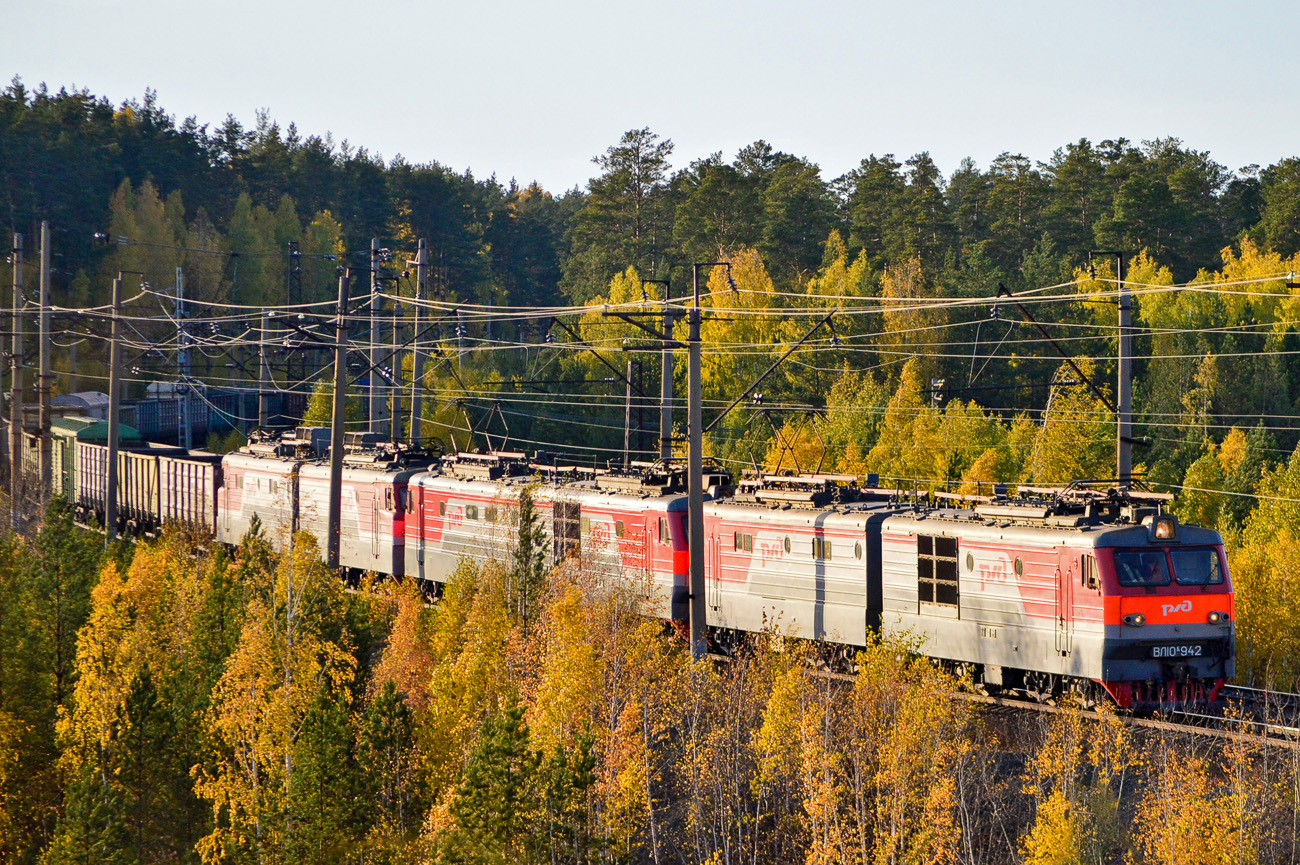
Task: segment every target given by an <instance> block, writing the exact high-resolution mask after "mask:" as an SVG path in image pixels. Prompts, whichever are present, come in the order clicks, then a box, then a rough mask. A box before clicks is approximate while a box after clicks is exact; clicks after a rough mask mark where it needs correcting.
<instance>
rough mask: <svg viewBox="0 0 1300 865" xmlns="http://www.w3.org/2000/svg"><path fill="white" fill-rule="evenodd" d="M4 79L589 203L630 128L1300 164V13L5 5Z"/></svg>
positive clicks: (779, 141)
mask: <svg viewBox="0 0 1300 865" xmlns="http://www.w3.org/2000/svg"><path fill="white" fill-rule="evenodd" d="M0 11H2V12H3V13H4V20H5V22H6V23H5V30H6V35H5V37H4V40H3V45H4V48H3V49H2V50H0V58H3V60H0V74H3V75H4V76H5V77H6V78H7V77H9V76H11V75H13V74H15V73H17V74H21V75H22V77H23V79H24V81H25V82H26V83H27V84H29V85H35V84H37V83H39V82H41V81H44V82H46V83H48V84H49V85H51V86H52V87H57V86H60V85H71V84H76V85H78V86H85V87H88V88H89V89H90V90H91V91H92V92H94V93H96V94H100V95H106V96H108V97H109V98H111V99H113V100H114V101H115V102H121V101H122V100H123V99H126V98H129V97H139V96H140V95H141V94H142V93H143V92H144V89H145V88H146V87H153V88H155V89H156V90H157V91H158V94H159V99H160V102H161V103H162V104H163V106H164V107H165V108H166V109H167V110H168V111H170V112H172V113H174V114H175V115H177V117H178V118H180V117H184V116H186V115H191V114H193V115H196V116H197V117H198V119H199V121H200V122H204V123H209V124H212V125H214V126H215V125H216V124H217V123H219V122H220V121H221V120H222V119H223V118H224V117H225V115H226V114H227V113H232V114H234V115H235V116H236V117H238V118H240V120H242V121H243V122H245V123H246V124H250V125H251V124H252V122H253V119H254V112H255V111H256V110H257V109H258V108H268V109H270V111H271V114H272V116H273V117H274V118H276V119H277V120H279V121H280V123H281V124H282V125H287V124H288V123H289V122H290V121H293V122H296V123H297V124H298V128H299V129H300V130H301V131H302V132H303V133H321V134H323V133H324V132H326V131H327V130H328V131H332V132H333V133H334V136H335V138H336V140H342V139H344V138H346V139H348V140H350V141H351V142H352V143H353V144H358V145H365V146H367V147H369V148H370V149H372V150H374V151H378V152H379V153H381V154H383V155H384V156H385V157H391V156H393V155H394V154H397V153H401V154H403V155H404V156H405V157H406V158H407V159H408V160H410V161H414V162H423V161H429V160H437V161H439V162H442V163H443V164H446V165H448V166H451V167H453V168H456V169H458V170H461V169H464V168H466V167H468V168H472V169H473V170H474V172H475V174H476V175H482V176H486V175H488V174H491V173H494V172H495V173H496V174H497V176H498V177H499V178H501V179H502V180H507V179H509V178H510V177H516V178H518V179H519V180H520V181H521V182H527V181H529V180H532V179H537V180H539V181H540V182H541V183H542V184H543V185H544V186H546V187H547V188H549V189H552V190H557V191H558V190H563V189H566V188H569V187H572V186H573V185H575V184H584V183H585V181H586V179H587V178H588V177H590V176H591V174H592V173H593V171H594V166H592V164H591V162H590V160H591V157H592V156H594V155H596V154H597V153H599V152H601V151H603V150H604V149H605V148H606V147H608V146H609V145H610V144H612V143H613V142H615V141H616V140H617V139H618V137H619V135H620V134H621V133H622V132H623V131H624V130H626V129H629V128H633V127H641V126H649V127H651V128H652V129H653V130H654V131H656V132H658V133H659V134H661V135H663V136H665V137H668V138H671V139H672V140H673V141H674V142H675V144H676V151H675V153H674V160H673V161H674V164H675V165H677V166H683V165H686V164H687V163H688V162H690V161H691V160H692V159H695V158H699V157H701V156H705V155H707V154H709V153H711V152H713V151H716V150H721V151H723V153H724V154H725V155H727V156H731V155H733V154H734V153H735V151H736V150H737V149H738V148H739V147H741V146H743V145H745V144H747V143H749V142H750V141H753V140H754V139H757V138H764V139H766V140H768V141H770V142H771V143H772V144H773V145H774V146H776V147H777V148H779V149H781V150H785V151H789V152H792V153H795V154H797V155H800V156H806V157H808V158H810V159H812V160H813V161H815V162H817V163H819V164H820V165H821V166H822V169H823V172H824V174H825V176H826V177H828V178H831V177H835V176H837V175H839V174H841V173H843V172H844V171H847V170H848V169H850V168H852V167H854V166H855V165H856V164H857V163H858V161H859V160H860V159H862V158H863V157H865V156H867V155H868V154H871V153H876V154H883V153H894V154H895V155H896V156H898V157H899V158H900V160H901V159H905V158H906V157H907V156H909V155H911V154H912V153H915V152H917V151H919V150H929V151H930V152H931V154H932V155H933V156H934V158H935V160H936V161H937V162H938V163H939V166H940V168H941V169H942V170H943V171H944V173H945V174H950V173H951V172H952V171H953V169H955V168H956V167H957V164H958V162H959V161H960V159H961V158H962V157H963V156H971V157H974V158H975V160H976V161H977V162H978V163H979V164H980V165H981V166H986V165H987V164H988V162H989V161H990V160H991V159H992V158H993V157H995V156H996V155H997V154H998V153H1000V152H1002V151H1003V150H1011V151H1013V152H1021V153H1024V154H1025V155H1027V156H1029V157H1031V158H1034V159H1047V158H1049V157H1050V156H1051V152H1052V150H1053V149H1054V148H1056V147H1059V146H1062V145H1064V144H1065V143H1067V142H1070V141H1073V140H1076V139H1078V138H1079V137H1083V136H1086V137H1088V138H1091V139H1093V140H1094V141H1098V140H1101V139H1103V138H1109V137H1116V136H1124V137H1126V138H1129V139H1131V140H1135V141H1137V140H1142V139H1147V138H1152V137H1157V136H1167V135H1172V136H1176V137H1179V138H1182V139H1183V140H1184V142H1186V144H1188V145H1189V146H1192V147H1195V148H1197V149H1200V150H1209V151H1210V152H1211V154H1212V155H1213V156H1214V158H1216V159H1217V160H1218V161H1219V162H1222V163H1224V164H1226V165H1227V166H1228V167H1229V168H1233V169H1235V168H1239V167H1241V166H1243V165H1246V164H1249V163H1259V164H1261V165H1267V164H1268V163H1270V162H1273V161H1275V160H1277V159H1278V158H1279V157H1282V156H1292V155H1300V134H1298V133H1300V99H1298V97H1297V93H1298V92H1300V85H1298V84H1297V82H1300V75H1298V74H1297V73H1298V72H1300V50H1297V46H1296V42H1295V36H1296V34H1297V32H1300V28H1298V25H1300V4H1296V3H1286V2H1249V0H1248V2H1236V3H1210V2H1196V0H1189V2H1164V0H1162V2H1147V3H1141V2H1112V0H1102V2H1087V3H1085V2H1075V3H1066V2H1057V0H1052V2H1039V3H1012V2H1004V3H973V2H967V3H961V2H950V0H911V2H901V3H899V2H894V3H888V4H885V3H878V2H856V3H854V2H839V0H809V2H804V3H801V4H794V3H789V2H774V0H751V2H743V3H742V2H733V0H702V2H694V3H692V2H680V0H667V2H659V3H640V4H632V3H623V2H615V0H607V2H594V0H569V2H561V3H546V2H527V0H475V2H461V3H440V2H423V3H422V2H404V0H386V2H371V3H343V2H336V0H317V2H314V3H280V2H274V0H263V2H252V0H216V2H211V0H210V2H206V3H202V4H199V3H193V2H185V0H170V2H160V0H131V2H122V0H41V2H37V3H31V2H25V3H18V2H16V0H0Z"/></svg>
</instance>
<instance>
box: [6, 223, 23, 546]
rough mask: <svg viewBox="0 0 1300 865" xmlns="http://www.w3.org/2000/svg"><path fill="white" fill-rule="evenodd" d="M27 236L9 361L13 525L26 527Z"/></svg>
mask: <svg viewBox="0 0 1300 865" xmlns="http://www.w3.org/2000/svg"><path fill="white" fill-rule="evenodd" d="M22 316H23V236H22V235H21V234H14V305H13V318H12V321H13V328H14V334H13V355H12V357H11V358H10V361H9V375H10V380H9V525H10V526H12V527H13V528H15V529H16V528H18V527H19V526H21V525H22V500H23V317H22Z"/></svg>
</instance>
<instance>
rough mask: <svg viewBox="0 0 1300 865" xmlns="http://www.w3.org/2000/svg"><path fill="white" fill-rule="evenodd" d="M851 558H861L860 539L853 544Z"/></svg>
mask: <svg viewBox="0 0 1300 865" xmlns="http://www.w3.org/2000/svg"><path fill="white" fill-rule="evenodd" d="M853 558H855V559H861V558H862V542H861V541H858V542H857V543H856V544H854V545H853Z"/></svg>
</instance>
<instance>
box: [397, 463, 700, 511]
mask: <svg viewBox="0 0 1300 865" xmlns="http://www.w3.org/2000/svg"><path fill="white" fill-rule="evenodd" d="M412 483H418V484H419V485H421V486H425V487H435V488H437V489H443V490H448V491H452V492H464V493H467V494H470V495H478V496H483V497H485V498H496V497H498V496H501V495H502V494H503V493H504V492H505V491H506V490H507V489H511V490H517V489H520V488H522V487H524V486H526V485H527V484H529V483H536V484H537V489H538V490H539V491H540V493H541V497H542V498H546V499H552V498H562V499H568V500H574V501H577V502H579V503H580V504H583V505H604V506H607V507H616V508H622V509H624V510H649V509H651V508H659V509H663V510H669V511H684V510H686V508H687V506H688V499H687V497H686V496H685V495H683V494H681V493H669V494H667V495H660V496H656V495H632V494H629V493H624V492H620V491H617V490H605V489H599V488H598V487H597V486H596V485H595V484H594V483H593V482H590V481H586V482H578V483H568V484H561V485H558V486H557V485H555V484H548V483H544V482H540V481H537V479H536V478H533V477H520V476H516V477H508V478H501V479H499V480H495V481H489V480H483V479H479V478H458V477H453V476H452V475H449V474H444V473H442V472H439V471H436V470H429V471H427V472H423V473H421V474H420V475H419V476H418V477H416V478H413V479H412Z"/></svg>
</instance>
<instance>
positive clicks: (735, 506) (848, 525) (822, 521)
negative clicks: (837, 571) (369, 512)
mask: <svg viewBox="0 0 1300 865" xmlns="http://www.w3.org/2000/svg"><path fill="white" fill-rule="evenodd" d="M704 508H705V512H706V513H709V514H711V515H713V516H716V517H721V518H723V519H726V520H733V521H736V522H750V523H770V524H773V525H782V526H793V527H798V526H804V527H810V526H824V527H828V528H844V529H858V528H862V527H865V526H866V524H867V523H868V522H873V521H874V522H879V521H880V520H881V519H883V518H884V517H886V516H889V515H891V514H894V513H897V512H898V510H899V508H900V505H898V504H896V503H891V502H887V501H874V502H873V501H866V502H854V503H852V504H847V505H836V506H832V507H828V508H803V507H791V506H790V505H765V504H757V503H752V502H737V501H732V500H729V499H720V500H717V501H712V502H709V501H706V502H705V503H704Z"/></svg>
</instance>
